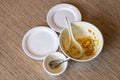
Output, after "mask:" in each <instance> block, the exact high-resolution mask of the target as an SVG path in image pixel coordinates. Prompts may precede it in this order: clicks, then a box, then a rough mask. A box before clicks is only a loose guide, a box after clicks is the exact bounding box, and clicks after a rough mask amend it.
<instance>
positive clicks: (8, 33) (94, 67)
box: [0, 0, 120, 80]
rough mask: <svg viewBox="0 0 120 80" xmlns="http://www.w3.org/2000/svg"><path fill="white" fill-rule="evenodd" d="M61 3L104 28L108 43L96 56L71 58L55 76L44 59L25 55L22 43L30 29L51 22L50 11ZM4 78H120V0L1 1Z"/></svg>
mask: <svg viewBox="0 0 120 80" xmlns="http://www.w3.org/2000/svg"><path fill="white" fill-rule="evenodd" d="M58 3H70V4H73V5H74V6H76V7H77V8H78V9H79V10H80V11H81V13H82V17H83V18H82V20H83V21H88V22H91V23H93V24H95V25H96V26H97V27H98V28H99V29H100V30H101V32H102V34H103V36H104V40H105V44H104V49H103V51H102V53H101V54H100V55H99V56H98V57H97V58H96V59H94V60H92V61H90V62H85V63H79V62H74V61H70V62H69V66H68V68H67V70H66V71H65V72H64V73H63V74H62V75H59V76H56V77H54V76H50V75H48V74H47V73H45V71H44V70H43V67H42V61H35V60H32V59H30V58H29V57H27V56H26V55H25V54H24V52H23V50H22V46H21V42H22V38H23V36H24V34H25V33H26V32H27V31H28V30H29V29H31V28H33V27H35V26H39V25H47V22H46V15H47V12H48V10H49V9H50V8H51V7H52V6H54V5H56V4H58ZM0 80H120V0H0Z"/></svg>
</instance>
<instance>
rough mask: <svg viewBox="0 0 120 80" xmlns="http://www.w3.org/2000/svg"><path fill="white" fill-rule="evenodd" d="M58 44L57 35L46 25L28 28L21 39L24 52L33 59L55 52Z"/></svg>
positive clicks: (40, 58) (39, 58)
mask: <svg viewBox="0 0 120 80" xmlns="http://www.w3.org/2000/svg"><path fill="white" fill-rule="evenodd" d="M58 46H59V40H58V35H57V34H56V33H55V32H54V31H53V30H51V29H50V28H48V27H46V26H39V27H35V28H33V29H31V30H29V31H28V32H27V33H26V34H25V36H24V37H23V41H22V47H23V50H24V52H25V54H26V55H27V56H29V57H30V58H32V59H35V60H42V59H43V58H44V57H45V56H47V55H48V54H50V53H52V52H55V51H56V50H57V49H58Z"/></svg>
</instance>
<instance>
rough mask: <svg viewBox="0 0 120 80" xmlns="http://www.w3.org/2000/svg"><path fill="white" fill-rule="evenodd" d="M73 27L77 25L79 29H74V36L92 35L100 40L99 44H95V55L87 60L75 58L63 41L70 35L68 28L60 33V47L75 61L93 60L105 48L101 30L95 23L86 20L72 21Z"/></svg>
mask: <svg viewBox="0 0 120 80" xmlns="http://www.w3.org/2000/svg"><path fill="white" fill-rule="evenodd" d="M72 26H74V27H72V28H75V27H77V29H74V30H73V32H74V37H76V38H77V37H78V38H80V37H84V36H91V37H92V38H93V39H94V40H98V44H95V46H96V47H95V55H94V56H93V57H92V58H90V59H85V60H80V59H79V60H78V59H75V58H72V57H70V56H69V55H68V54H67V53H66V52H65V50H64V48H63V42H65V41H66V40H67V39H66V36H68V32H67V29H66V28H65V29H64V30H63V31H62V32H61V33H60V36H59V40H60V49H61V50H62V52H63V53H64V54H65V55H66V56H67V57H69V58H71V59H72V60H74V61H79V62H86V61H90V60H93V59H95V58H96V57H97V56H98V55H99V54H100V52H101V51H102V49H103V43H104V41H103V36H102V34H101V32H100V30H99V29H98V28H97V27H96V26H95V25H93V24H91V23H89V22H84V21H81V22H74V23H72ZM89 30H91V33H90V32H89Z"/></svg>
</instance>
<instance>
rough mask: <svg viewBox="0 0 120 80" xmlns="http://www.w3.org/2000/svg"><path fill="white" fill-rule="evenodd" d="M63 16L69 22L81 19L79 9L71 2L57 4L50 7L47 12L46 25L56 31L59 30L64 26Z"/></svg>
mask: <svg viewBox="0 0 120 80" xmlns="http://www.w3.org/2000/svg"><path fill="white" fill-rule="evenodd" d="M65 17H68V18H69V20H70V22H76V21H81V19H82V17H81V13H80V11H79V10H78V9H77V8H76V7H75V6H73V5H71V4H58V5H56V6H54V7H52V8H51V9H50V10H49V12H48V14H47V22H48V25H49V26H50V27H51V28H52V29H53V30H54V31H57V32H61V31H62V30H63V28H64V27H66V23H65Z"/></svg>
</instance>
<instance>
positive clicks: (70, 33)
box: [65, 17, 74, 38]
mask: <svg viewBox="0 0 120 80" xmlns="http://www.w3.org/2000/svg"><path fill="white" fill-rule="evenodd" d="M65 19H66V25H67V28H68V33H69V37H70V38H74V37H73V33H72V27H71V23H70V21H69V19H68V18H67V17H65Z"/></svg>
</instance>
